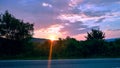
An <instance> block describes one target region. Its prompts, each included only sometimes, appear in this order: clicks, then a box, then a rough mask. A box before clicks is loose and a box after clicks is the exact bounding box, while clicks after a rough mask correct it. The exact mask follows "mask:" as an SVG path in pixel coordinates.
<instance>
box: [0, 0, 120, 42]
mask: <svg viewBox="0 0 120 68" xmlns="http://www.w3.org/2000/svg"><path fill="white" fill-rule="evenodd" d="M5 10H8V11H9V12H10V13H11V14H13V15H14V16H15V17H16V18H18V19H21V20H24V21H25V22H30V23H34V28H35V30H34V37H36V38H50V37H51V36H54V37H55V38H59V37H61V38H65V37H66V36H70V37H74V38H76V39H78V40H84V39H85V38H84V36H86V33H87V32H89V31H90V30H91V29H92V28H95V29H97V28H100V30H102V31H103V32H105V34H106V38H118V37H119V38H120V0H0V13H4V12H5Z"/></svg>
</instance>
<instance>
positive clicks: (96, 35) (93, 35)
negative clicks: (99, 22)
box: [86, 29, 105, 40]
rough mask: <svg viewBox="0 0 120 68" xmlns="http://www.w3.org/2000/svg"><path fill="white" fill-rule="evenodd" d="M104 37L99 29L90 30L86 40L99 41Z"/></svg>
mask: <svg viewBox="0 0 120 68" xmlns="http://www.w3.org/2000/svg"><path fill="white" fill-rule="evenodd" d="M104 37H105V33H103V32H102V31H100V30H99V29H98V30H97V29H92V31H91V32H90V33H87V37H86V39H87V40H100V39H104Z"/></svg>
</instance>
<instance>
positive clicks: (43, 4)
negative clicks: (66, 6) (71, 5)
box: [42, 3, 52, 8]
mask: <svg viewBox="0 0 120 68" xmlns="http://www.w3.org/2000/svg"><path fill="white" fill-rule="evenodd" d="M42 6H44V7H50V8H51V7H52V5H51V4H48V3H42Z"/></svg>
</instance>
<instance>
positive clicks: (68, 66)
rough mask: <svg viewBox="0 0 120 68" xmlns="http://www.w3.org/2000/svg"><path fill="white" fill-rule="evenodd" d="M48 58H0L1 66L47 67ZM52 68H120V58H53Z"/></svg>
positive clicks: (3, 67)
mask: <svg viewBox="0 0 120 68" xmlns="http://www.w3.org/2000/svg"><path fill="white" fill-rule="evenodd" d="M47 67H48V60H0V68H47ZM51 68H120V58H113V59H112V58H109V59H65V60H52V63H51Z"/></svg>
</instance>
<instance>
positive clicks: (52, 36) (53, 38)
mask: <svg viewBox="0 0 120 68" xmlns="http://www.w3.org/2000/svg"><path fill="white" fill-rule="evenodd" d="M49 39H50V40H51V41H54V40H57V38H56V36H54V35H51V36H49Z"/></svg>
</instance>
